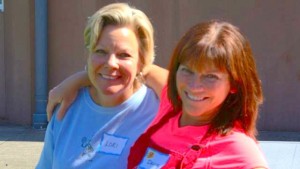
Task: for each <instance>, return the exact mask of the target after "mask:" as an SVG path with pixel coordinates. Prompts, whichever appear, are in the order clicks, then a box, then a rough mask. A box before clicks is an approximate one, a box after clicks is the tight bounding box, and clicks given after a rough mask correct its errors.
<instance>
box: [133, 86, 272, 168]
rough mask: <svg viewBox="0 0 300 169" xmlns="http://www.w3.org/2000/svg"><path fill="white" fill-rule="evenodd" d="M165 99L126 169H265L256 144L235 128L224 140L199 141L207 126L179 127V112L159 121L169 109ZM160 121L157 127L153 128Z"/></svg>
mask: <svg viewBox="0 0 300 169" xmlns="http://www.w3.org/2000/svg"><path fill="white" fill-rule="evenodd" d="M164 93H166V90H164ZM166 98H167V97H165V96H164V95H163V97H162V100H161V107H160V111H159V112H158V116H157V118H156V119H155V120H154V122H153V123H152V126H154V127H150V128H149V129H148V130H147V131H146V133H145V134H144V135H143V136H141V137H142V138H140V139H139V140H138V141H137V142H136V143H135V145H134V146H133V147H132V148H131V152H130V155H129V168H134V167H133V166H137V165H139V166H140V167H144V168H150V167H154V166H156V167H157V168H159V167H161V168H172V167H175V168H193V169H204V168H218V169H220V168H224V169H225V168H228V169H229V168H241V169H250V168H255V167H265V168H267V163H266V161H265V158H264V157H263V155H262V152H261V150H260V149H259V147H258V145H257V143H256V142H255V141H254V140H253V139H252V138H250V137H248V136H247V135H246V134H245V133H244V132H243V130H242V129H241V128H240V127H239V125H238V124H237V125H235V127H234V129H233V130H232V132H230V133H229V134H228V135H226V136H219V135H212V136H210V137H209V138H206V139H204V140H202V137H203V136H204V135H205V133H206V132H207V130H208V128H209V126H208V125H205V126H185V127H179V118H180V116H181V112H178V113H176V114H174V115H168V116H169V117H167V118H165V119H163V120H162V117H164V116H166V114H167V113H166V112H168V111H170V108H171V107H170V106H169V105H170V103H169V101H168V100H167V99H166ZM164 103H165V104H164ZM162 121H164V122H163V123H162V124H160V126H155V124H157V123H158V124H159V123H161V122H162ZM151 128H152V129H151ZM153 128H155V129H153ZM151 130H152V131H151ZM131 164H132V166H131Z"/></svg>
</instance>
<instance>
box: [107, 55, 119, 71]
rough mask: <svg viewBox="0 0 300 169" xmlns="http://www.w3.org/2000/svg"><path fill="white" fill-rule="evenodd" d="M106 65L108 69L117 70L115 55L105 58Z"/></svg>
mask: <svg viewBox="0 0 300 169" xmlns="http://www.w3.org/2000/svg"><path fill="white" fill-rule="evenodd" d="M106 64H107V66H108V67H111V68H117V67H118V58H117V57H116V55H115V54H110V55H108V56H107V61H106Z"/></svg>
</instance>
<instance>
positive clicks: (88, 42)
mask: <svg viewBox="0 0 300 169" xmlns="http://www.w3.org/2000/svg"><path fill="white" fill-rule="evenodd" d="M107 25H117V26H131V27H132V29H133V31H134V32H135V34H136V36H137V39H138V41H139V56H140V59H141V62H142V64H143V66H146V65H149V64H152V63H153V61H154V54H155V52H154V38H153V27H152V24H151V22H150V20H149V18H148V17H147V16H146V15H145V14H144V13H143V12H142V11H140V10H138V9H136V8H134V7H131V6H129V5H128V4H126V3H113V4H110V5H107V6H104V7H102V8H101V9H99V10H98V11H97V12H96V13H95V14H94V15H93V16H91V17H90V18H89V19H88V23H87V25H86V28H85V30H84V42H85V46H86V48H87V49H88V50H89V52H93V51H94V50H95V47H96V44H97V41H98V40H99V38H100V36H101V32H102V30H103V29H104V27H105V26H107Z"/></svg>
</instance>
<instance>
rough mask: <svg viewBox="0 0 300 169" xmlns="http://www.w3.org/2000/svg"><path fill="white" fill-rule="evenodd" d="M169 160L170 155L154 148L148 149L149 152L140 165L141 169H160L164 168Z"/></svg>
mask: <svg viewBox="0 0 300 169" xmlns="http://www.w3.org/2000/svg"><path fill="white" fill-rule="evenodd" d="M168 160H169V155H168V154H163V153H161V152H159V151H156V150H154V149H153V148H148V149H147V152H146V154H145V156H144V158H143V160H142V162H141V163H140V164H139V166H138V168H139V169H158V168H162V167H163V166H164V165H165V164H166V163H167V161H168Z"/></svg>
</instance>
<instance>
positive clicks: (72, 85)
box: [47, 71, 91, 120]
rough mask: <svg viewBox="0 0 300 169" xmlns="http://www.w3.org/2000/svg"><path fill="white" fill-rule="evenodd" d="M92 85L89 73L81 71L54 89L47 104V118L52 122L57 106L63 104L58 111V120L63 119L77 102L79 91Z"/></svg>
mask: <svg viewBox="0 0 300 169" xmlns="http://www.w3.org/2000/svg"><path fill="white" fill-rule="evenodd" d="M90 84H91V82H90V80H89V78H88V75H87V72H86V71H80V72H77V73H75V74H73V75H71V76H70V77H68V78H67V79H65V80H64V81H63V82H61V83H60V84H59V85H57V86H56V87H54V88H53V89H52V90H50V92H49V97H48V104H47V116H48V120H50V118H51V116H52V114H53V110H54V108H55V106H56V105H57V104H59V103H61V106H60V108H59V110H58V116H57V117H58V119H62V118H63V116H64V114H65V112H66V111H67V109H68V107H69V106H70V105H71V104H72V103H73V101H74V100H75V98H76V96H77V93H78V90H79V89H80V88H81V87H83V86H89V85H90Z"/></svg>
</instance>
